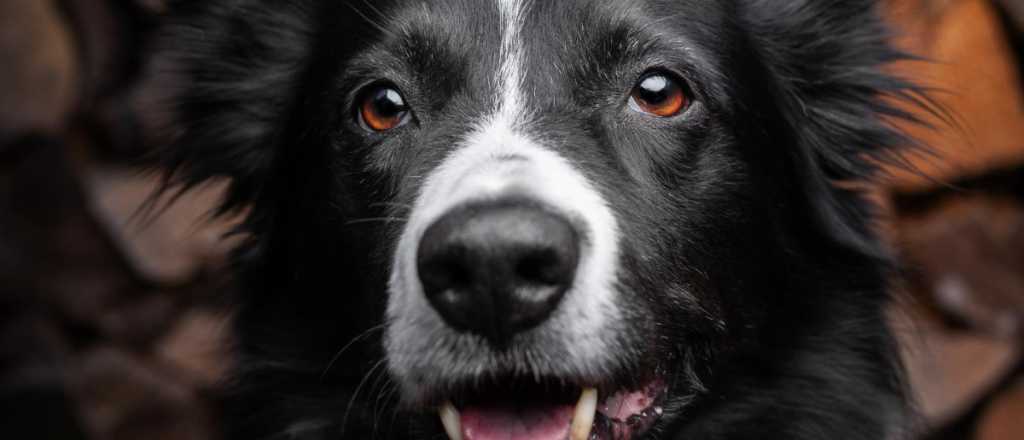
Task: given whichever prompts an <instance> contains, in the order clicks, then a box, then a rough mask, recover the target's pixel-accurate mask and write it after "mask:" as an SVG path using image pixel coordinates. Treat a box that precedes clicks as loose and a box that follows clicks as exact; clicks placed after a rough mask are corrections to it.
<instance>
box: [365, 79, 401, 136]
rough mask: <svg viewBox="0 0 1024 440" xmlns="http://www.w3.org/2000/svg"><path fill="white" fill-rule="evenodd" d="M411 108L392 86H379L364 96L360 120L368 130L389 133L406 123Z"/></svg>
mask: <svg viewBox="0 0 1024 440" xmlns="http://www.w3.org/2000/svg"><path fill="white" fill-rule="evenodd" d="M408 116H409V107H408V105H406V103H405V98H403V97H402V94H401V93H399V91H398V90H397V89H395V88H394V87H391V86H379V87H375V88H372V89H370V90H369V91H368V92H367V93H365V94H363V98H362V101H361V102H360V104H359V119H360V121H361V122H362V125H363V126H365V127H366V128H368V129H370V130H373V131H376V132H382V131H388V130H391V129H393V128H396V127H398V126H400V125H402V124H404V123H405V122H406V120H407V119H408Z"/></svg>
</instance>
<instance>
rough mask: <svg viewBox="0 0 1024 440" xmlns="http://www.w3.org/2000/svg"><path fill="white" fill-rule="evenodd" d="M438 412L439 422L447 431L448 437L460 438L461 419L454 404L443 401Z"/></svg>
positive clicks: (457, 439)
mask: <svg viewBox="0 0 1024 440" xmlns="http://www.w3.org/2000/svg"><path fill="white" fill-rule="evenodd" d="M438 412H439V413H440V414H441V424H442V425H444V432H447V433H448V438H449V439H451V440H462V420H461V416H459V410H457V409H455V405H452V403H451V402H448V403H445V404H444V405H443V406H441V410H440V411H438Z"/></svg>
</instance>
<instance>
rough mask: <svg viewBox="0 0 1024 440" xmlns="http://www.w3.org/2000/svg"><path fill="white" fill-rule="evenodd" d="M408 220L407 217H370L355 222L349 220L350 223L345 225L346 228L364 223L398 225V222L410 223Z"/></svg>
mask: <svg viewBox="0 0 1024 440" xmlns="http://www.w3.org/2000/svg"><path fill="white" fill-rule="evenodd" d="M408 220H409V219H408V218H406V217H368V218H359V219H355V220H349V221H347V222H345V225H346V226H349V225H358V224H362V223H396V222H404V221H408Z"/></svg>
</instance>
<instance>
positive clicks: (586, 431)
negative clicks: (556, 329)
mask: <svg viewBox="0 0 1024 440" xmlns="http://www.w3.org/2000/svg"><path fill="white" fill-rule="evenodd" d="M666 391H667V387H666V385H665V381H664V380H662V379H661V378H655V379H653V380H650V381H648V382H647V383H646V384H643V385H641V386H639V387H638V388H635V389H618V390H610V391H604V390H602V389H599V388H595V387H578V386H566V385H553V384H550V383H548V384H545V383H541V384H537V383H529V384H521V383H510V384H507V385H503V386H499V387H491V388H489V389H487V390H486V391H482V390H479V389H478V390H477V391H475V392H473V393H469V394H465V395H463V396H464V397H460V398H457V399H453V400H449V401H447V402H446V403H444V404H443V405H441V408H440V417H441V423H442V425H443V426H444V429H445V432H446V433H447V434H448V437H449V438H450V439H451V440H633V439H638V438H640V437H641V436H642V435H644V434H645V433H646V432H647V431H648V430H650V429H651V427H652V426H653V425H654V424H655V422H657V420H658V419H659V418H660V417H661V415H662V406H661V405H662V404H663V401H664V399H665V395H666Z"/></svg>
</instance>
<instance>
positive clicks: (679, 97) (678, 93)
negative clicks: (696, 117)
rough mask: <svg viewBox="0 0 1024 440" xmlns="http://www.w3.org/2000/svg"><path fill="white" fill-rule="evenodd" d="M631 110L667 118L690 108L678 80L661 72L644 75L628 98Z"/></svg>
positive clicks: (687, 98)
mask: <svg viewBox="0 0 1024 440" xmlns="http://www.w3.org/2000/svg"><path fill="white" fill-rule="evenodd" d="M629 106H630V107H631V108H633V110H636V111H639V112H643V113H647V114H651V115H654V116H658V117H662V118H668V117H672V116H675V115H678V114H679V113H680V112H682V111H683V110H686V108H687V107H689V106H690V98H689V97H688V96H687V95H686V90H685V89H684V88H683V85H682V84H680V83H679V80H677V79H676V78H674V77H672V76H669V75H668V74H665V73H661V72H654V73H649V74H647V75H644V76H643V77H642V78H640V81H638V82H637V83H636V86H633V91H632V92H631V93H630V96H629Z"/></svg>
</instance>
